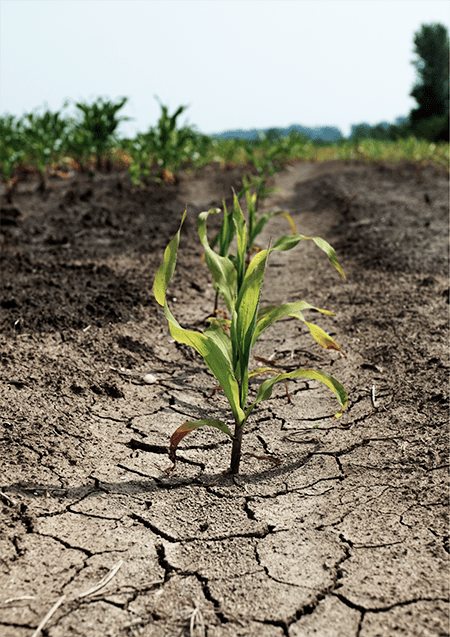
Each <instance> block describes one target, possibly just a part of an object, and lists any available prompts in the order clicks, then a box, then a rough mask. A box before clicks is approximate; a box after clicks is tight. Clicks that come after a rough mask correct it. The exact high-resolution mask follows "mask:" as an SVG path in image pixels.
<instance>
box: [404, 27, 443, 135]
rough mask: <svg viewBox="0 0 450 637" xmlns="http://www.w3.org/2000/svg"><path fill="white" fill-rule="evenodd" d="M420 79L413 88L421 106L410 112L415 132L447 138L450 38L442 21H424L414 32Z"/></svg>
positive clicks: (416, 61) (414, 95)
mask: <svg viewBox="0 0 450 637" xmlns="http://www.w3.org/2000/svg"><path fill="white" fill-rule="evenodd" d="M414 53H415V54H416V55H417V56H418V59H416V60H414V61H413V62H412V64H413V65H414V66H415V67H416V70H417V75H418V80H417V82H416V83H415V84H414V86H413V88H412V90H411V93H410V95H411V97H413V98H414V99H415V100H416V102H417V104H418V108H415V109H413V110H412V111H411V112H410V114H409V118H410V123H411V127H412V129H413V131H414V132H415V133H416V134H418V135H419V136H421V137H426V138H428V139H431V140H433V141H439V140H445V139H448V115H449V113H448V109H449V38H448V31H447V29H446V27H445V26H444V25H442V24H439V23H436V24H423V25H422V26H421V28H420V30H419V31H417V32H416V33H415V34H414Z"/></svg>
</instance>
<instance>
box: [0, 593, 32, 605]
mask: <svg viewBox="0 0 450 637" xmlns="http://www.w3.org/2000/svg"><path fill="white" fill-rule="evenodd" d="M23 599H36V598H35V597H34V595H21V596H20V597H10V598H9V599H5V601H4V602H2V604H10V603H11V602H20V601H21V600H23Z"/></svg>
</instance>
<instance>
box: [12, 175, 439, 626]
mask: <svg viewBox="0 0 450 637" xmlns="http://www.w3.org/2000/svg"><path fill="white" fill-rule="evenodd" d="M242 172H243V169H242V168H235V169H233V170H228V171H226V170H222V169H220V167H218V166H210V167H208V168H205V169H203V170H202V171H201V172H200V173H198V174H197V175H195V176H187V175H184V176H182V177H181V179H180V183H178V184H177V185H175V186H168V187H165V188H160V187H156V186H155V187H149V188H146V189H144V190H134V189H133V188H132V186H131V184H130V183H129V182H128V178H127V176H126V174H125V173H120V172H118V173H114V174H98V175H96V176H95V177H94V178H91V179H89V177H88V176H83V175H74V176H72V177H71V178H70V179H69V180H66V181H62V180H60V181H57V180H56V179H55V180H53V181H52V182H51V186H50V190H49V192H48V193H47V194H46V195H45V197H42V195H38V194H37V193H36V184H35V183H34V182H33V181H29V182H25V183H24V184H22V185H21V187H20V189H19V192H18V195H17V197H16V200H15V202H14V205H13V206H12V207H11V206H9V207H8V206H4V207H3V214H2V228H1V232H2V259H3V262H2V289H3V292H2V300H1V321H0V323H1V330H2V332H1V337H0V338H1V374H2V389H1V456H0V462H1V491H0V506H1V511H2V513H1V518H0V551H1V552H0V557H1V561H0V632H1V634H2V636H4V637H29V636H30V637H31V635H32V633H33V632H34V631H35V629H36V628H37V626H38V625H39V624H40V622H41V621H42V620H43V618H44V617H45V615H46V614H47V612H48V611H49V610H50V609H51V608H52V607H53V605H54V604H55V603H56V602H58V600H59V601H60V600H61V597H62V595H65V598H64V599H63V600H62V602H61V603H60V605H59V607H58V608H57V609H56V611H55V612H54V613H53V615H52V616H51V617H50V618H49V619H48V621H47V622H46V624H45V625H44V626H43V628H42V633H41V634H43V635H46V636H48V637H68V636H70V635H79V636H86V637H97V636H98V637H100V636H101V637H106V636H116V635H120V636H122V635H123V636H125V635H127V636H130V637H135V636H136V637H138V636H143V637H163V636H172V635H173V636H175V635H192V636H193V637H198V636H200V635H207V636H208V637H235V636H236V637H237V636H239V637H244V636H256V637H258V636H261V637H279V636H283V635H285V636H289V637H310V636H311V635H318V636H320V637H378V636H391V635H399V636H404V637H406V636H407V637H412V636H419V635H420V636H424V637H425V636H427V637H436V636H442V637H443V636H445V635H448V634H449V624H448V621H449V617H448V552H449V545H448V533H447V532H448V523H447V519H446V516H447V510H448V509H447V504H448V503H447V497H448V452H447V416H448V411H447V399H448V370H449V360H448V351H447V342H448V299H449V291H448V279H447V272H448V270H447V268H448V225H447V215H448V175H447V174H445V173H442V172H439V170H437V169H435V168H433V167H418V166H413V165H407V164H405V165H400V166H397V167H393V166H389V165H386V164H380V165H377V166H374V165H371V166H367V165H344V164H339V163H329V164H313V163H297V164H294V165H292V166H289V167H288V168H286V169H285V170H284V171H283V172H281V173H279V174H278V175H277V176H276V179H275V185H277V186H278V187H280V188H281V189H282V191H281V192H280V193H278V194H274V195H272V196H271V197H270V198H269V199H268V200H266V201H265V202H264V208H265V210H280V209H282V210H287V211H289V212H290V214H291V215H292V216H293V217H294V219H295V222H296V224H297V228H298V231H299V232H302V233H305V234H307V235H318V236H321V237H323V238H325V239H327V240H328V241H329V242H330V243H331V244H332V245H333V246H334V247H335V248H336V250H337V253H338V257H339V260H340V262H341V264H342V266H343V268H344V270H345V271H346V274H347V281H344V280H343V279H341V278H340V277H339V275H338V274H337V273H336V272H335V271H334V270H333V268H332V267H331V266H330V265H329V263H328V262H327V259H326V257H324V255H323V254H322V253H321V252H320V251H319V250H317V248H316V247H315V246H314V245H313V244H312V243H311V242H302V244H300V245H299V246H297V248H295V249H294V250H292V251H291V252H287V253H274V254H273V255H272V256H271V259H270V260H269V264H268V269H267V276H266V281H265V284H264V287H263V298H262V303H263V304H264V303H266V304H271V303H283V302H288V301H293V300H300V299H305V300H307V301H309V302H310V303H312V304H314V305H317V306H318V307H324V308H326V309H330V310H333V311H335V312H336V315H335V316H334V317H328V316H323V315H317V314H315V315H312V314H311V318H312V319H313V320H314V321H315V322H317V323H318V324H320V325H321V326H322V327H323V328H324V329H326V330H329V331H330V332H331V333H333V335H334V338H335V339H336V340H337V342H338V343H339V344H340V345H341V347H342V348H343V350H344V351H345V352H346V354H347V359H344V358H343V357H342V356H341V355H340V354H339V353H338V352H327V351H324V350H322V349H320V347H319V346H318V345H317V344H316V343H315V342H314V341H312V339H311V338H310V337H309V335H308V334H306V332H305V329H304V326H303V325H302V324H299V322H297V321H296V320H294V319H292V320H285V321H282V322H280V323H278V324H277V325H274V326H273V327H272V328H271V329H269V330H267V332H266V333H265V334H264V338H263V339H262V340H261V341H260V342H258V345H257V348H256V350H255V354H256V355H258V356H261V357H269V356H272V355H273V356H274V359H273V360H274V364H276V365H278V366H279V368H280V369H281V370H286V371H287V370H290V369H294V368H296V367H300V366H303V367H317V368H320V369H323V370H324V371H327V372H329V373H331V374H332V375H334V376H335V377H336V378H338V379H339V380H341V382H343V384H344V385H345V387H346V389H347V390H348V393H349V396H350V402H349V408H348V410H347V411H346V412H345V413H344V415H343V416H342V418H341V419H339V420H336V419H334V418H333V414H334V413H335V411H336V404H335V401H334V397H332V395H331V394H330V393H329V392H328V390H327V389H326V388H322V387H321V386H319V384H317V383H315V382H314V381H307V382H305V380H300V379H299V380H298V381H292V382H290V384H289V388H290V394H291V398H292V402H289V401H288V399H287V397H286V394H285V391H284V387H282V386H279V387H278V386H276V387H277V388H276V389H275V390H274V396H273V398H272V399H271V400H270V401H269V402H266V403H262V404H261V406H259V408H258V409H257V410H255V412H254V415H253V416H252V418H251V419H250V421H249V424H248V430H247V432H246V434H245V436H244V447H243V450H244V452H247V453H249V454H253V455H245V456H244V457H243V462H242V465H241V473H240V474H239V476H237V477H236V480H235V481H233V480H232V479H231V477H229V476H228V477H225V478H223V479H222V480H219V481H217V479H218V478H219V477H220V476H221V472H222V471H223V470H224V469H226V468H227V467H228V464H229V456H230V444H229V443H228V441H227V440H225V438H224V437H222V435H221V434H220V432H217V431H215V430H199V431H197V432H195V433H193V434H191V435H190V436H188V437H187V438H186V439H184V440H183V442H182V443H181V445H180V448H179V457H180V458H179V463H178V465H177V469H176V470H175V471H174V472H173V474H167V473H165V472H164V469H165V468H167V467H168V466H169V465H170V463H169V461H168V458H167V456H166V455H165V454H166V449H167V445H168V440H169V437H170V434H171V433H172V431H173V430H174V429H175V428H176V427H178V426H179V425H180V424H181V423H182V422H184V420H186V419H191V418H199V417H205V416H208V417H213V418H214V417H220V418H224V417H225V418H228V416H227V413H228V412H227V410H226V402H225V399H224V397H223V395H221V394H220V392H213V391H212V390H213V389H214V387H215V381H214V379H213V378H212V377H211V375H210V374H209V373H207V371H206V370H205V367H204V365H203V363H202V361H201V360H200V359H199V358H198V357H197V355H196V354H195V352H193V351H191V350H190V349H188V348H185V347H182V346H180V345H177V344H176V343H173V342H171V341H170V338H169V336H168V330H167V326H166V322H165V319H164V317H163V315H162V312H161V311H160V309H159V307H158V306H157V305H156V303H155V301H154V299H153V295H152V281H153V277H154V274H155V271H156V268H157V266H158V265H159V264H160V262H161V260H162V256H163V250H164V248H165V246H166V245H167V243H168V241H169V240H170V238H171V237H172V236H173V234H174V233H175V231H176V229H177V227H178V224H179V221H180V217H181V214H182V211H183V209H184V205H185V203H186V202H187V204H188V219H187V222H186V223H185V226H184V228H183V234H182V240H181V245H180V253H179V260H178V266H177V270H176V273H175V277H174V279H173V282H172V284H171V288H170V294H171V298H172V301H171V303H172V309H173V312H174V313H175V315H176V316H177V317H178V319H179V320H180V321H181V322H182V323H183V324H184V325H187V326H191V327H192V328H193V329H201V328H202V324H203V323H204V320H205V317H206V316H207V315H208V314H210V312H211V310H212V306H213V299H214V290H213V287H212V285H211V282H210V279H209V276H208V273H207V271H206V269H205V267H204V266H203V264H202V262H201V251H200V249H199V242H198V240H197V238H196V226H195V220H196V217H197V214H198V213H199V212H200V211H201V210H206V209H209V208H211V207H215V206H221V202H222V198H223V197H226V198H228V199H230V195H231V187H232V186H235V187H236V188H239V186H240V184H241V178H242ZM285 224H286V222H285V220H284V219H283V218H282V217H277V218H275V219H273V220H272V223H269V224H268V225H267V226H266V230H265V232H264V234H263V236H262V237H261V243H262V245H266V244H267V242H268V241H269V239H270V236H271V235H273V236H274V237H277V236H279V235H280V234H284V233H286V232H287V231H288V228H287V226H286V225H285ZM317 317H318V318H317ZM256 365H257V363H256V362H255V366H256ZM149 373H150V374H153V375H154V377H155V380H156V382H154V383H153V384H146V383H145V382H143V380H142V378H143V376H144V375H145V374H149ZM258 382H261V380H260V379H258V378H256V379H255V380H254V381H253V383H254V384H253V388H252V390H251V391H253V392H254V391H255V388H256V387H257V383H258ZM373 399H375V400H374V401H373ZM264 456H265V457H266V458H265V459H264V458H263V457H264ZM267 457H272V459H273V458H278V459H279V460H280V461H281V462H279V463H275V462H271V461H269V460H268V459H267ZM115 566H120V568H119V569H118V570H116V572H114V575H113V577H111V578H110V579H109V581H108V582H107V583H106V584H105V585H104V586H103V587H102V588H99V589H97V590H94V591H93V592H92V591H91V592H90V593H89V591H90V589H92V587H95V586H96V585H97V584H99V583H101V582H102V580H103V578H104V577H105V576H107V575H108V573H110V572H111V569H113V568H114V567H115ZM86 592H88V593H89V594H88V595H86V596H84V597H80V595H81V594H83V593H86Z"/></svg>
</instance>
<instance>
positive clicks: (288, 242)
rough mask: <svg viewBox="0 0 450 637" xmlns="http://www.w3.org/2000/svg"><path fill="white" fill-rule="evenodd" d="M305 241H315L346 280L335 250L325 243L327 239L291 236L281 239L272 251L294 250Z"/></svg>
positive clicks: (301, 235) (300, 235)
mask: <svg viewBox="0 0 450 637" xmlns="http://www.w3.org/2000/svg"><path fill="white" fill-rule="evenodd" d="M303 239H308V240H309V241H314V243H315V244H316V245H317V246H318V247H319V248H320V249H321V250H323V251H324V252H325V254H326V255H327V257H328V259H329V260H330V262H331V263H332V265H333V266H334V267H335V268H336V270H337V271H338V272H339V274H341V275H342V276H343V277H344V279H345V278H346V276H345V274H344V271H343V269H342V268H341V266H340V265H339V262H338V259H337V256H336V252H335V250H334V248H332V247H331V246H330V244H329V243H327V242H326V241H325V239H321V238H320V237H307V236H306V235H304V234H291V235H287V236H284V237H280V238H279V239H278V240H277V241H276V242H275V243H274V245H273V248H272V250H280V251H281V252H284V251H286V250H292V248H295V246H296V245H297V244H298V243H300V241H302V240H303Z"/></svg>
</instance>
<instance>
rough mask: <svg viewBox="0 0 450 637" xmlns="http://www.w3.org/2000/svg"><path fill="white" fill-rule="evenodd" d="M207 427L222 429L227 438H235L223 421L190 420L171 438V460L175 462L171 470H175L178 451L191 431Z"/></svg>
mask: <svg viewBox="0 0 450 637" xmlns="http://www.w3.org/2000/svg"><path fill="white" fill-rule="evenodd" d="M205 426H206V427H215V428H216V429H220V431H223V432H224V433H225V434H227V436H229V437H230V438H233V434H232V433H231V431H230V430H229V428H228V427H227V425H226V424H225V423H224V422H222V421H221V420H209V419H205V420H188V421H187V422H185V423H184V424H182V425H181V426H180V427H178V429H176V430H175V431H174V432H173V434H172V436H171V437H170V447H169V458H170V459H171V460H172V462H173V467H171V469H174V468H175V465H176V463H177V459H176V449H177V447H178V445H179V444H180V442H181V441H182V440H183V438H184V437H185V436H187V435H188V434H190V433H191V431H194V429H199V427H205Z"/></svg>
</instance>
